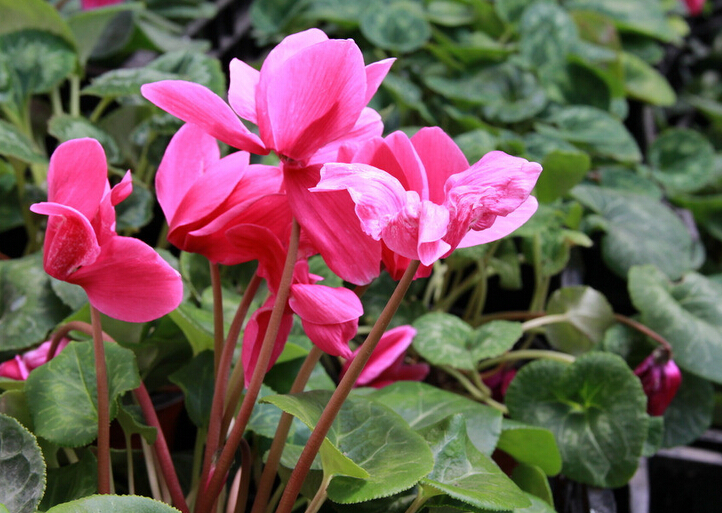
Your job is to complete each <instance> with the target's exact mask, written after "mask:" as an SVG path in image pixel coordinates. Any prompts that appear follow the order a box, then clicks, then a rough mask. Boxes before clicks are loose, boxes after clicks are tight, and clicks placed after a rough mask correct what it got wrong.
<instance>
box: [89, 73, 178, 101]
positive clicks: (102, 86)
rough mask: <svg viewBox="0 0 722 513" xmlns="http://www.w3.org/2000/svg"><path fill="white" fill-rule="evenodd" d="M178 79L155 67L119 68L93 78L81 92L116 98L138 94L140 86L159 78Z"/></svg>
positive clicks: (174, 75)
mask: <svg viewBox="0 0 722 513" xmlns="http://www.w3.org/2000/svg"><path fill="white" fill-rule="evenodd" d="M173 79H178V75H176V74H175V73H167V72H163V71H158V70H155V69H149V68H147V67H145V68H130V69H126V68H121V69H114V70H111V71H106V72H105V73H103V74H102V75H100V76H98V77H97V78H95V79H93V80H92V82H91V83H90V85H89V86H86V87H84V88H83V91H82V92H83V94H88V95H93V96H100V97H101V98H117V97H119V96H131V95H139V94H140V86H142V85H143V84H148V83H150V82H157V81H159V80H173Z"/></svg>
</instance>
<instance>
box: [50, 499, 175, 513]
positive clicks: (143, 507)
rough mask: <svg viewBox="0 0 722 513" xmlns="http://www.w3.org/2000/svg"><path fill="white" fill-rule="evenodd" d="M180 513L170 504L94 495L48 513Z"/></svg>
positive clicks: (61, 505) (56, 507)
mask: <svg viewBox="0 0 722 513" xmlns="http://www.w3.org/2000/svg"><path fill="white" fill-rule="evenodd" d="M99 511H112V512H113V513H178V510H177V509H175V508H174V507H171V506H169V505H168V504H166V503H164V502H160V501H156V500H153V499H150V498H148V497H140V496H135V495H123V496H120V495H92V496H90V497H84V498H82V499H78V500H75V501H71V502H65V503H63V504H58V505H57V506H54V507H52V508H50V509H49V510H48V511H47V513H98V512H99Z"/></svg>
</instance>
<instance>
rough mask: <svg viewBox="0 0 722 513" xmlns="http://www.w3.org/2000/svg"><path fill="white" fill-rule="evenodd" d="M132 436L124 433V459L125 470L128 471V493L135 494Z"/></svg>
mask: <svg viewBox="0 0 722 513" xmlns="http://www.w3.org/2000/svg"><path fill="white" fill-rule="evenodd" d="M132 436H133V435H131V434H130V433H125V459H126V471H127V472H128V494H129V495H135V467H134V466H133V446H132Z"/></svg>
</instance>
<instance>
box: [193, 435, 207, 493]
mask: <svg viewBox="0 0 722 513" xmlns="http://www.w3.org/2000/svg"><path fill="white" fill-rule="evenodd" d="M207 433H208V431H207V430H206V428H202V427H201V428H198V431H196V442H195V445H194V446H193V468H192V469H191V476H192V477H191V488H190V489H191V490H196V489H197V488H198V484H199V483H200V482H201V467H202V465H203V447H204V446H205V442H206V437H207Z"/></svg>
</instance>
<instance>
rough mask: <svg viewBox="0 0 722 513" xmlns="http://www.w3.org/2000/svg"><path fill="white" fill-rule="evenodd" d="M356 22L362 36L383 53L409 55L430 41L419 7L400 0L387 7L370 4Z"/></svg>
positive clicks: (422, 12)
mask: <svg viewBox="0 0 722 513" xmlns="http://www.w3.org/2000/svg"><path fill="white" fill-rule="evenodd" d="M359 22H360V28H361V33H362V34H363V35H364V37H365V38H366V39H368V40H369V41H370V42H371V43H372V44H373V45H375V46H378V47H379V48H383V49H384V50H393V51H396V52H401V53H408V52H412V51H414V50H418V49H419V48H421V47H422V46H424V44H425V43H426V42H427V41H428V40H429V38H431V27H430V26H429V23H428V22H427V21H426V18H425V15H424V11H423V8H422V7H421V6H420V5H419V4H418V3H416V2H411V1H404V0H400V1H394V2H391V3H390V4H387V5H380V4H379V3H377V5H375V4H371V5H369V7H368V8H367V9H366V12H365V13H364V14H363V16H362V17H361V19H360V20H359Z"/></svg>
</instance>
